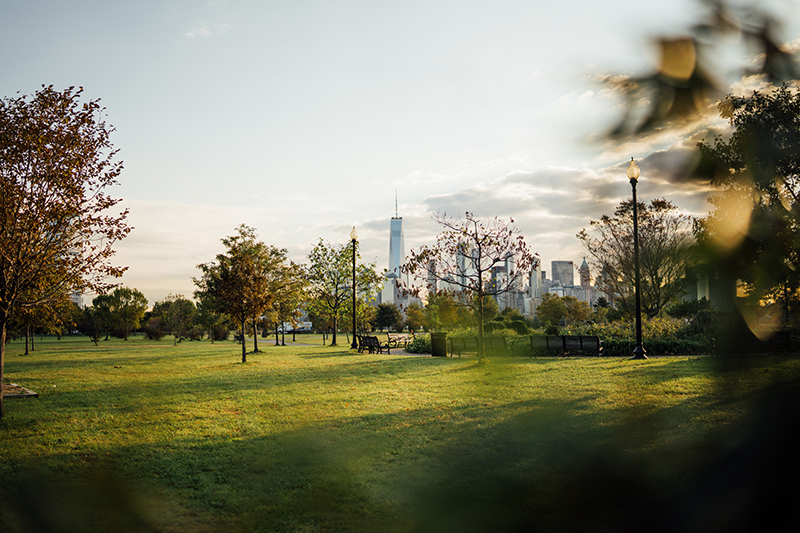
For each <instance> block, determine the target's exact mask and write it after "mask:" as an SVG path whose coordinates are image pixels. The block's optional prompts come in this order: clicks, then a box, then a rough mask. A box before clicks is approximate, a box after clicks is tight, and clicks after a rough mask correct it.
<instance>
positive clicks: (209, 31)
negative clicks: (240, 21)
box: [183, 22, 233, 39]
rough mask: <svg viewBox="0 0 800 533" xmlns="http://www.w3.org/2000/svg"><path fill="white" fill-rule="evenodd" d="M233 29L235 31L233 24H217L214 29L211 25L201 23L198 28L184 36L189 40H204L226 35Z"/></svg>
mask: <svg viewBox="0 0 800 533" xmlns="http://www.w3.org/2000/svg"><path fill="white" fill-rule="evenodd" d="M231 29H233V26H232V25H231V24H216V25H215V26H213V28H212V27H211V26H210V25H209V24H207V23H205V22H201V23H200V24H198V25H197V26H196V27H194V28H192V29H191V30H189V31H187V32H186V33H184V34H183V36H184V37H186V38H187V39H195V38H201V39H202V38H205V37H213V36H214V35H225V34H226V33H228V32H229V31H231Z"/></svg>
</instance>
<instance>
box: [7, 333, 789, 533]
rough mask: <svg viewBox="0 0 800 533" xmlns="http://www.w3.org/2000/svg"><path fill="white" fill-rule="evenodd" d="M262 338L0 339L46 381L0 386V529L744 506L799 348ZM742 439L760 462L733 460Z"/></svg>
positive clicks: (749, 515) (626, 517)
mask: <svg viewBox="0 0 800 533" xmlns="http://www.w3.org/2000/svg"><path fill="white" fill-rule="evenodd" d="M259 348H260V349H261V350H263V351H262V353H259V354H249V355H248V361H249V362H248V363H247V364H241V363H239V362H238V360H239V357H240V352H239V351H238V350H239V347H238V346H237V345H236V344H234V343H233V342H217V343H214V344H211V343H209V342H207V341H205V342H183V343H181V344H178V345H177V346H174V345H173V343H172V342H171V340H165V341H161V342H153V341H146V340H144V339H141V338H135V339H133V340H129V341H127V342H125V341H118V340H113V341H108V342H101V343H100V345H99V346H97V347H95V346H93V345H92V344H91V343H90V342H88V341H84V340H83V339H69V338H64V339H62V340H61V341H56V340H54V339H47V340H45V341H42V342H39V343H37V350H36V351H35V352H33V354H32V355H29V356H20V355H18V354H20V353H22V348H21V346H20V344H19V343H12V344H10V345H9V349H8V357H7V361H6V375H7V376H8V378H9V380H10V381H13V382H15V383H18V384H20V385H23V386H25V387H27V388H30V389H33V390H35V391H37V392H39V393H40V398H39V399H26V400H13V401H11V400H9V401H7V403H6V411H7V417H6V418H5V419H4V420H3V421H2V422H0V530H2V531H3V532H17V531H19V532H22V531H305V532H309V531H320V532H321V531H328V532H330V531H398V532H405V531H464V532H469V531H507V530H537V529H542V530H546V529H551V530H598V529H603V528H604V529H606V530H611V531H615V530H636V529H637V528H639V527H648V526H650V525H652V524H665V526H664V527H666V525H669V526H670V527H672V528H673V530H674V529H678V530H680V529H688V528H689V527H688V526H690V525H693V524H695V522H694V521H695V520H697V521H698V522H697V523H698V524H701V523H702V519H709V520H710V519H714V520H735V519H738V520H739V523H737V522H733V524H734V525H741V524H743V523H744V524H745V525H747V522H746V521H747V520H754V519H756V518H758V519H764V520H766V518H764V517H765V516H767V515H766V514H765V513H764V512H761V511H763V510H764V509H762V508H755V507H753V503H752V502H758V501H760V500H759V499H758V498H760V497H761V496H760V495H763V494H765V493H769V491H770V490H771V488H770V486H766V488H765V487H764V486H763V485H760V484H757V483H755V478H752V479H751V477H748V476H751V474H752V475H756V474H755V473H756V472H761V473H762V474H763V472H764V468H768V467H770V466H771V465H772V463H770V461H775V460H777V458H778V457H779V456H780V454H779V452H781V451H782V448H781V443H782V442H784V438H785V437H786V434H785V433H786V431H793V429H792V428H793V422H792V423H791V425H789V424H779V423H777V422H776V421H780V420H783V417H786V420H794V418H793V417H795V416H796V415H797V414H798V413H800V409H798V408H797V404H798V400H797V398H800V395H798V394H796V392H797V387H796V386H795V384H796V383H797V379H798V377H800V361H798V360H797V359H795V358H793V357H770V358H753V359H718V358H687V357H680V358H677V357H676V358H668V359H657V360H649V361H644V362H633V361H629V360H623V359H615V358H610V359H569V358H566V359H565V358H558V359H556V358H554V359H520V358H517V359H514V358H504V359H493V360H491V362H490V363H489V364H488V365H484V366H479V365H477V364H476V361H475V359H474V358H469V357H465V358H461V359H450V358H447V359H445V358H418V357H408V356H397V355H361V354H357V353H355V352H351V351H350V350H348V349H346V348H343V347H339V348H336V347H334V348H331V347H323V346H321V345H313V346H274V344H273V343H266V342H260V343H259ZM784 388H788V389H789V392H788V393H786V394H784V392H783V391H784ZM787 398H789V400H787ZM792 398H793V399H792ZM754 443H757V444H758V446H760V448H759V449H760V450H761V452H762V453H761V454H760V455H759V454H756V455H758V457H756V458H755V460H756V461H759V460H760V461H761V463H758V462H757V463H756V464H747V462H746V461H739V462H738V463H737V462H736V461H732V458H734V459H735V458H736V457H741V456H749V455H750V454H749V453H748V452H749V451H751V447H752V446H755V444H754ZM737 454H738V455H737ZM795 455H796V454H792V455H790V456H789V457H781V458H782V460H784V461H785V462H784V463H783V467H782V472H791V471H792V469H793V468H795V466H796V464H797V461H796V460H795V459H794V456H795ZM759 457H760V458H759ZM741 465H744V466H742V468H741V472H742V475H741V476H738V477H737V475H736V473H737V472H738V471H737V470H736V469H737V468H739V467H740V466H741ZM725 475H730V476H734V477H733V481H732V482H731V483H730V484H729V485H728V486H718V484H717V485H715V484H714V480H715V479H718V478H719V477H720V476H725ZM737 482H738V484H737ZM751 482H752V483H751ZM709 486H711V487H712V488H713V489H714V491H716V492H715V493H713V494H712V493H709V492H708V487H709ZM776 486H778V485H776ZM733 489H736V490H733ZM791 490H796V489H791ZM748 491H749V492H748ZM743 495H744V496H743ZM748 495H750V496H752V498H751V499H749V500H748V499H747V496H748ZM742 497H744V498H745V501H746V502H750V503H749V504H741V503H737V502H741V501H742V500H741V498H742ZM698 502H701V503H702V504H703V505H706V503H707V504H708V506H709V513H708V514H705V513H704V512H703V509H701V508H699V507H698V505H699V504H698ZM776 502H780V498H779V497H776ZM748 505H749V507H748ZM776 505H777V504H776ZM714 506H716V507H714ZM712 507H714V509H711V508H712ZM720 509H724V510H725V511H726V513H727V514H724V515H723V516H722V518H714V517H716V516H717V514H713V513H712V512H711V511H712V510H714V513H717V511H719V510H720ZM786 509H787V510H790V509H792V507H791V506H787V507H786ZM754 517H755V518H754ZM687 521H692V522H691V523H689V522H687ZM743 521H744V522H743ZM651 529H656V530H657V529H658V527H651Z"/></svg>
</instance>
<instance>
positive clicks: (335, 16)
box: [0, 0, 800, 304]
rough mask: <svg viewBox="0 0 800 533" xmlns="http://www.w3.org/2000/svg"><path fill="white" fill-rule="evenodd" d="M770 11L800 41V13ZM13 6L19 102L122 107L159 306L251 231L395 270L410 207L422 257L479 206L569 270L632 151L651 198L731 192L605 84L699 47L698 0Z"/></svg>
mask: <svg viewBox="0 0 800 533" xmlns="http://www.w3.org/2000/svg"><path fill="white" fill-rule="evenodd" d="M759 5H765V6H766V7H767V8H768V9H770V10H771V11H772V12H773V13H776V14H779V15H780V18H781V20H783V21H784V24H783V26H782V27H781V31H782V34H781V40H783V41H787V42H791V41H797V40H798V39H799V38H800V6H798V3H796V2H794V1H790V0H770V1H767V2H760V3H759ZM0 7H1V9H0V12H2V17H0V49H2V50H4V53H3V54H2V55H0V73H2V76H0V97H12V96H15V95H16V94H17V93H18V92H19V93H22V94H32V93H33V92H35V91H36V90H37V89H39V88H40V87H41V86H42V85H53V86H54V87H55V88H56V89H63V88H66V87H69V86H76V87H77V86H81V87H83V88H84V94H85V97H86V98H90V99H98V98H99V99H100V101H101V103H102V105H103V106H104V107H105V108H106V117H105V119H106V121H107V122H108V123H109V124H112V125H113V126H114V128H115V132H114V133H113V134H112V137H111V140H112V143H113V144H114V146H115V147H116V148H118V149H119V150H120V152H119V159H121V160H122V161H123V162H124V171H123V173H122V175H121V177H120V185H119V186H116V187H114V188H113V189H111V190H110V191H109V192H110V193H111V194H112V195H114V196H115V197H119V198H122V200H123V201H122V204H121V205H123V206H124V207H126V208H128V209H130V216H129V223H130V225H131V226H133V227H134V228H135V229H134V230H133V231H132V232H131V234H130V235H129V237H127V238H126V239H125V240H123V241H121V242H120V243H119V244H118V245H117V246H116V249H117V254H116V256H115V264H119V265H126V266H128V267H129V268H128V271H127V272H126V274H125V275H124V277H123V278H122V280H121V281H122V283H123V284H124V285H126V286H128V287H135V288H137V289H139V290H140V291H141V292H143V293H144V294H145V296H146V297H147V298H148V299H149V301H150V303H151V304H153V303H155V302H156V301H159V300H163V299H164V298H165V297H166V296H167V294H170V293H172V294H183V295H186V296H191V294H192V292H193V290H194V286H193V284H192V280H191V278H192V276H197V275H198V273H199V271H198V270H197V268H196V266H197V265H198V264H200V263H205V262H209V261H212V260H213V259H214V257H215V255H216V254H217V253H220V252H222V251H223V247H222V244H221V243H220V239H222V238H223V237H225V236H226V235H231V234H233V233H234V228H235V227H236V226H238V225H239V224H242V223H244V224H247V225H248V226H251V227H254V228H255V229H256V230H257V232H258V235H259V237H260V238H261V240H263V241H264V242H266V243H267V244H272V245H275V246H278V247H282V248H286V249H287V250H288V252H289V256H290V258H292V259H293V260H295V261H300V262H303V261H304V260H305V257H306V255H307V253H308V252H309V251H310V249H311V247H312V246H313V245H314V244H315V243H316V242H317V241H318V240H319V239H320V238H322V239H324V240H325V241H328V242H330V243H332V244H342V243H346V242H348V240H349V237H348V235H349V233H350V230H351V228H352V227H354V226H355V227H356V229H357V231H358V234H359V242H360V246H361V248H360V249H361V254H362V258H363V260H365V261H374V262H375V263H376V266H377V268H378V270H379V271H382V270H383V269H384V268H386V267H388V255H389V219H390V218H391V217H392V216H394V215H395V212H396V213H397V214H398V215H399V216H401V217H403V224H404V232H405V244H406V248H407V250H406V253H408V249H410V248H415V249H416V248H418V247H419V246H421V245H423V244H432V243H433V241H434V239H435V235H436V233H437V232H438V227H437V225H436V224H435V222H434V221H433V220H432V214H433V213H435V212H446V213H448V214H451V215H456V216H457V215H458V214H459V213H460V214H463V213H464V212H465V211H470V212H473V213H475V214H476V215H477V216H479V217H495V216H497V217H500V218H501V219H509V218H513V220H514V221H515V225H516V226H517V227H518V228H519V230H520V231H521V233H522V234H523V235H524V236H525V238H526V241H527V242H528V244H529V246H530V248H531V249H532V250H533V251H535V252H537V253H538V254H539V255H540V257H541V259H542V263H543V265H542V268H543V269H544V270H549V267H550V262H551V261H553V260H573V261H575V262H576V264H579V263H580V261H581V259H582V257H583V256H584V255H585V254H586V251H585V250H584V249H583V248H582V245H581V243H580V241H578V239H577V238H576V237H575V234H576V233H577V232H578V231H580V229H581V228H584V227H588V226H589V221H590V220H596V219H599V218H600V217H601V216H602V215H603V214H610V213H611V212H613V209H614V207H615V206H616V205H617V204H618V203H619V202H620V201H621V200H622V199H625V198H627V197H629V195H630V185H629V183H628V181H627V178H626V177H625V167H626V166H627V162H628V161H629V160H630V158H631V157H635V158H636V160H637V161H638V162H639V166H640V167H641V168H642V176H641V177H640V180H639V185H638V194H639V198H640V199H641V200H648V199H652V198H656V197H661V196H666V197H667V198H668V199H670V200H671V201H672V202H673V203H675V204H677V205H678V206H679V207H681V208H682V209H683V210H684V211H686V212H688V213H691V214H694V215H697V216H703V215H705V214H706V213H707V211H708V209H709V205H708V204H707V202H706V199H707V198H708V196H709V194H711V193H713V189H711V188H710V186H709V185H708V184H704V183H700V182H694V181H687V180H682V179H679V176H676V169H677V168H679V162H680V161H681V158H682V157H687V156H689V155H690V154H691V153H693V150H694V145H695V143H696V142H697V140H699V139H700V138H701V137H702V136H703V135H704V133H703V131H705V130H700V131H699V130H698V129H697V128H695V129H691V128H690V129H683V130H676V131H672V132H670V133H669V134H663V135H657V136H655V135H651V136H647V137H643V138H640V139H630V140H627V141H625V142H621V141H616V142H611V141H609V139H608V138H607V137H606V136H605V133H606V132H607V131H609V129H610V128H611V127H612V125H613V124H614V123H615V121H616V120H618V119H619V118H620V117H621V115H622V110H623V108H622V103H623V102H622V101H621V99H620V98H619V96H618V95H615V94H614V93H613V92H612V91H610V90H609V88H608V86H607V85H602V84H600V83H598V81H597V80H598V77H600V76H603V75H638V74H644V73H647V72H652V69H653V68H654V65H655V64H656V63H657V53H656V49H655V47H654V46H653V39H654V38H655V37H659V36H679V35H683V34H685V33H686V32H687V31H688V29H689V28H690V27H691V26H692V25H693V24H695V23H696V22H697V21H698V20H699V19H700V18H701V17H703V16H704V14H705V13H706V8H705V7H704V4H702V3H700V2H699V1H697V0H691V1H690V0H669V1H666V0H665V1H653V2H642V1H641V0H636V1H633V0H607V1H604V2H597V1H596V0H561V1H558V2H540V1H532V0H528V1H511V0H494V1H492V2H488V1H486V2H476V1H469V0H459V1H438V0H430V1H413V0H408V1H402V2H401V1H380V2H378V1H304V0H298V1H293V2H285V1H276V2H271V1H249V0H243V1H236V0H229V1H218V0H213V1H208V0H202V1H201V0H198V1H194V0H159V1H151V0H140V1H137V2H122V1H110V0H103V1H83V0H73V1H70V2H66V1H38V0H24V1H18V0H3V1H2V5H1V6H0ZM797 42H800V41H797ZM736 46H737V44H736V43H732V44H731V49H735V48H736ZM733 55H734V54H731V56H733ZM726 57H727V56H726ZM745 59H746V60H748V61H750V60H752V61H755V60H757V58H745ZM731 61H733V60H731ZM720 62H721V63H722V64H725V61H724V60H722V59H720ZM734 81H736V80H735V79H725V80H724V82H725V83H726V84H727V83H732V82H734ZM711 123H712V124H711V125H712V126H713V127H719V126H721V125H722V122H721V121H720V120H719V119H717V121H716V123H714V121H713V119H712V120H711ZM704 127H707V125H706V126H704ZM395 209H397V211H395Z"/></svg>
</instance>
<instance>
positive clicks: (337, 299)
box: [308, 239, 381, 346]
mask: <svg viewBox="0 0 800 533" xmlns="http://www.w3.org/2000/svg"><path fill="white" fill-rule="evenodd" d="M351 246H352V244H350V245H345V244H341V245H338V246H333V245H331V244H329V243H326V242H325V241H323V240H322V239H320V240H319V242H318V243H317V244H316V246H314V248H313V249H312V250H311V252H309V254H308V260H309V266H308V280H309V283H310V287H309V291H310V294H311V298H312V299H311V302H309V307H310V308H311V310H312V312H313V313H314V314H315V315H316V316H319V317H320V318H322V320H323V322H329V323H331V324H332V326H333V328H332V329H333V337H332V338H331V346H336V333H337V330H338V326H339V314H340V312H341V311H342V309H343V308H344V305H345V304H346V303H347V302H350V301H351V300H352V297H353V286H352V283H353V281H352V280H353V249H352V248H351ZM360 257H361V255H360V254H359V253H358V247H356V259H359V258H360ZM380 283H381V278H380V276H379V275H378V274H377V273H376V272H375V264H374V263H369V264H358V265H357V268H356V286H357V287H356V293H357V294H361V295H368V296H371V295H373V294H374V293H375V292H377V290H378V287H379V286H380ZM352 309H353V307H352V303H351V304H350V313H351V315H350V316H351V317H352ZM357 309H358V307H356V310H357Z"/></svg>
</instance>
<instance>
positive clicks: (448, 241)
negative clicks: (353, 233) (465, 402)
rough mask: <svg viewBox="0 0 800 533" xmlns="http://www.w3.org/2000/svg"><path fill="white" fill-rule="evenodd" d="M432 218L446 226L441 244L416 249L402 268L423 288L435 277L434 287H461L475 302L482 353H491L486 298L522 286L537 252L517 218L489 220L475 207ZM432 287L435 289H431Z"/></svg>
mask: <svg viewBox="0 0 800 533" xmlns="http://www.w3.org/2000/svg"><path fill="white" fill-rule="evenodd" d="M433 219H434V220H435V221H436V222H437V223H438V224H439V225H440V226H441V227H442V231H441V232H440V233H439V235H437V237H436V244H434V245H432V246H427V245H426V246H422V247H421V248H420V249H419V250H412V251H411V254H410V256H409V258H408V260H407V261H406V264H405V265H404V267H403V271H404V272H407V273H408V274H410V275H411V276H413V277H414V278H415V279H416V280H417V281H418V282H421V283H422V285H413V284H412V286H411V287H409V289H410V291H411V292H412V293H415V294H420V293H421V292H422V291H423V289H424V288H425V287H424V284H425V283H427V282H429V281H431V280H435V281H436V282H437V284H440V285H441V286H440V287H437V290H433V291H431V292H434V293H435V292H439V291H444V292H452V293H461V294H462V295H464V296H466V297H465V298H462V299H461V300H462V301H464V302H466V303H467V304H468V305H470V306H472V307H473V309H474V311H475V315H476V317H477V322H478V359H479V360H480V361H481V362H483V361H484V360H485V358H486V351H485V349H484V321H485V314H486V313H485V311H484V308H485V306H486V305H487V303H486V302H487V299H489V298H491V297H495V296H502V295H504V294H507V293H509V292H512V291H517V290H521V289H522V284H523V282H524V280H525V279H526V278H527V276H528V273H529V272H530V269H531V267H533V266H534V265H535V264H536V263H537V262H538V260H539V259H538V257H537V256H536V255H535V254H533V253H531V251H530V250H529V248H528V245H527V244H526V242H525V238H524V237H523V236H522V235H521V234H520V233H519V230H518V229H517V228H516V227H514V226H513V223H514V220H513V219H511V220H509V221H508V222H505V221H502V220H500V219H498V218H497V217H495V218H493V219H491V220H490V221H489V222H488V223H484V222H483V221H481V220H480V219H478V218H476V217H475V216H474V215H473V214H472V213H470V212H467V213H466V214H465V215H464V218H454V217H450V216H448V215H447V214H445V213H436V214H435V215H434V216H433ZM429 290H430V289H429Z"/></svg>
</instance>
